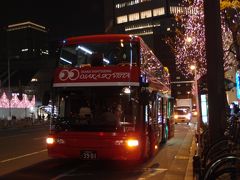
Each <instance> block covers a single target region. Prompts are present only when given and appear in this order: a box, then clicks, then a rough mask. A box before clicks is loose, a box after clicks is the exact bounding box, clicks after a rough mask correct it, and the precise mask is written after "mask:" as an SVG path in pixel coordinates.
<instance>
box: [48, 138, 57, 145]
mask: <svg viewBox="0 0 240 180" xmlns="http://www.w3.org/2000/svg"><path fill="white" fill-rule="evenodd" d="M54 142H55V140H54V138H52V137H48V138H47V139H46V143H47V144H53V143H54Z"/></svg>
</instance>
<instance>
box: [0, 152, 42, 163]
mask: <svg viewBox="0 0 240 180" xmlns="http://www.w3.org/2000/svg"><path fill="white" fill-rule="evenodd" d="M46 151H47V149H43V150H41V151H36V152H33V153H29V154H24V155H22V156H17V157H14V158H9V159H5V160H2V161H0V163H6V162H9V161H13V160H17V159H21V158H24V157H28V156H32V155H35V154H40V153H42V152H46Z"/></svg>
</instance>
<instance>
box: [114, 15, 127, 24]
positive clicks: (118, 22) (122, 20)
mask: <svg viewBox="0 0 240 180" xmlns="http://www.w3.org/2000/svg"><path fill="white" fill-rule="evenodd" d="M127 21H128V19H127V16H126V15H125V16H118V17H117V24H121V23H125V22H127Z"/></svg>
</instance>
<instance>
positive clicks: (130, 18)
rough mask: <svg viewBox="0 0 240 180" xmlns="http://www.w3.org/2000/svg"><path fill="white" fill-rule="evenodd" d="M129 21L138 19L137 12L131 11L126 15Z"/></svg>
mask: <svg viewBox="0 0 240 180" xmlns="http://www.w3.org/2000/svg"><path fill="white" fill-rule="evenodd" d="M128 18H129V21H135V20H139V13H133V14H129V15H128Z"/></svg>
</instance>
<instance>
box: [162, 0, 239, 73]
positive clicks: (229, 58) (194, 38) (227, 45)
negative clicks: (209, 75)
mask: <svg viewBox="0 0 240 180" xmlns="http://www.w3.org/2000/svg"><path fill="white" fill-rule="evenodd" d="M187 12H188V14H181V15H178V16H177V17H176V19H177V22H178V27H179V28H178V30H177V36H176V40H175V42H174V45H173V44H172V47H173V48H174V52H175V56H176V67H177V70H179V71H180V72H181V73H182V74H184V75H185V76H187V77H188V76H189V75H192V73H193V72H192V71H190V66H191V65H193V64H194V65H196V67H197V75H198V77H200V76H202V75H204V74H206V50H205V27H204V9H203V0H194V1H193V2H192V3H191V5H190V6H189V7H188V11H187ZM224 17H225V16H223V15H222V39H223V49H224V68H225V70H227V69H229V68H230V67H232V66H235V65H236V64H237V63H236V62H237V61H236V58H235V54H236V53H235V52H236V50H235V48H234V47H233V46H232V43H233V37H232V33H231V30H230V29H229V26H228V25H227V22H226V20H225V18H224ZM167 43H168V44H169V43H170V44H171V42H170V41H167Z"/></svg>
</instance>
